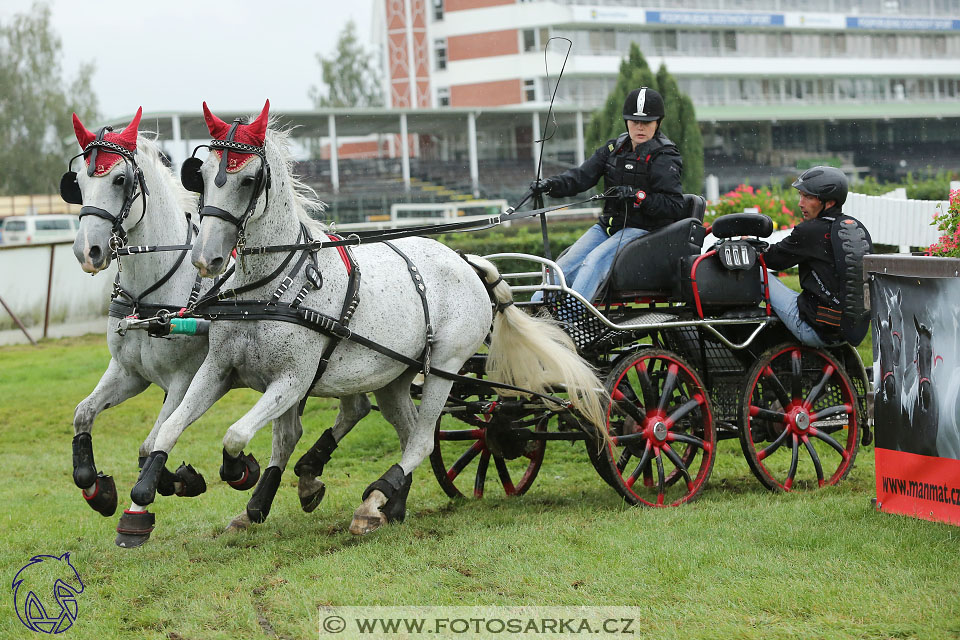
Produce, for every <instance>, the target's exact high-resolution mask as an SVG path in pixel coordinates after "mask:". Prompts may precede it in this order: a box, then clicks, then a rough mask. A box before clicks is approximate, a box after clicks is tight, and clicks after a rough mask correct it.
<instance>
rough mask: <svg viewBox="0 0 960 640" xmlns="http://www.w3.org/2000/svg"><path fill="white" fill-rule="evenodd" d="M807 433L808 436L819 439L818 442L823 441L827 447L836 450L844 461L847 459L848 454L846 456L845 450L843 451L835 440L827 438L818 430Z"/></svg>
mask: <svg viewBox="0 0 960 640" xmlns="http://www.w3.org/2000/svg"><path fill="white" fill-rule="evenodd" d="M809 433H810V435H812V436H813V437H814V438H818V439H820V440H823V441H824V442H826V443H827V444H828V445H830V446H831V447H833V448H834V449H835V450H836V452H837V453H839V454H840V455H841V456H842V457H843V459H844V460H846V459H847V455H848V454H847V450H846V449H844V448H843V447H842V446H840V443H839V442H837V441H836V440H834V439H833V438H831V437H830V436H828V435H827V434H825V433H824V432H823V431H820V430H819V429H810V431H809Z"/></svg>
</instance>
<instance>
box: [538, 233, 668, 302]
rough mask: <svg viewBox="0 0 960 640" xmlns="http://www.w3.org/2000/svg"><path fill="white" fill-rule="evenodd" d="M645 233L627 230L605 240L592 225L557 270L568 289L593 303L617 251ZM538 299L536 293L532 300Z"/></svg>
mask: <svg viewBox="0 0 960 640" xmlns="http://www.w3.org/2000/svg"><path fill="white" fill-rule="evenodd" d="M647 233H649V231H647V230H646V229H635V228H633V227H627V228H625V229H621V230H620V231H617V232H616V233H614V234H613V235H612V236H608V235H607V231H606V229H604V228H603V227H602V226H601V225H599V224H595V225H593V226H592V227H590V228H589V229H587V231H586V233H584V234H583V235H582V236H580V238H579V239H578V240H577V241H576V242H574V243H573V246H571V247H570V249H569V250H568V251H567V252H566V253H565V254H563V255H562V256H561V257H560V258H558V259H557V266H559V267H560V270H561V271H563V277H564V278H565V279H566V281H567V286H568V287H570V288H571V289H573V290H574V291H576V292H577V293H579V294H580V295H582V296H583V297H584V298H585V299H587V300H590V301H593V298H594V296H596V295H597V289H598V288H599V287H600V284H601V283H602V282H603V281H604V280H606V278H607V276H608V275H609V274H610V271H611V270H612V269H613V259H614V258H615V257H616V255H617V249H618V248H621V247H623V246H625V245H626V244H627V243H628V242H630V241H631V240H633V239H634V238H639V237H640V236H643V235H646V234H647ZM540 298H541V295H540V292H539V291H538V292H537V293H536V294H535V295H534V296H533V298H531V299H532V300H535V301H539V300H540Z"/></svg>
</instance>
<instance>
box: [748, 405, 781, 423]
mask: <svg viewBox="0 0 960 640" xmlns="http://www.w3.org/2000/svg"><path fill="white" fill-rule="evenodd" d="M750 415H751V416H752V417H754V418H760V419H761V420H770V421H771V422H779V423H780V424H783V423H784V422H786V420H787V414H785V413H784V412H782V411H771V410H770V409H764V408H763V407H758V406H756V405H750Z"/></svg>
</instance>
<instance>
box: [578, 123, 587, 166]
mask: <svg viewBox="0 0 960 640" xmlns="http://www.w3.org/2000/svg"><path fill="white" fill-rule="evenodd" d="M584 146H585V145H584V143H583V111H577V164H578V165H580V164H583V161H584V160H586V151H585V149H584Z"/></svg>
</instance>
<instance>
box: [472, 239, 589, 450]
mask: <svg viewBox="0 0 960 640" xmlns="http://www.w3.org/2000/svg"><path fill="white" fill-rule="evenodd" d="M466 258H467V261H468V262H469V263H470V264H471V265H472V266H473V267H474V268H475V269H477V270H478V271H480V276H481V277H482V278H483V279H484V281H485V282H486V283H487V284H488V285H494V283H496V284H495V285H494V286H493V290H492V293H493V297H494V302H496V303H497V305H498V307H497V309H498V310H497V312H496V313H495V314H494V317H493V335H492V336H491V343H490V351H489V353H488V355H487V376H488V377H489V379H490V380H492V381H494V382H502V383H504V384H509V385H513V386H516V387H523V388H524V389H529V390H531V391H536V392H537V393H549V392H550V389H549V387H550V386H556V385H562V386H563V387H564V388H565V389H566V391H567V393H568V394H569V396H570V400H571V402H573V404H574V405H575V406H576V408H577V410H578V411H579V412H580V414H581V415H582V416H583V417H585V418H586V419H587V420H589V421H590V422H591V423H592V424H593V425H594V426H596V428H597V430H598V433H600V434H601V435H602V436H603V437H607V431H606V411H605V409H604V404H605V401H607V400H608V396H607V394H606V391H605V390H604V388H603V383H602V382H601V381H600V380H599V378H597V376H596V374H595V373H594V371H593V368H592V367H591V366H590V364H589V363H588V362H587V361H586V360H584V359H583V358H581V357H580V356H579V355H578V354H577V350H576V346H575V345H574V344H573V340H571V339H570V336H568V335H567V334H566V333H564V331H563V329H561V328H560V326H559V325H558V324H557V323H556V322H555V321H553V320H551V319H549V318H533V317H531V316H529V315H527V314H526V313H524V312H523V311H521V310H520V309H518V308H517V307H516V306H514V305H513V304H509V303H511V302H512V301H513V292H512V291H511V289H510V285H509V284H507V283H506V282H504V281H503V279H502V278H501V277H500V272H499V271H497V268H496V267H495V266H494V265H493V264H492V263H491V262H490V261H489V260H484V259H483V258H480V257H478V256H472V255H471V256H466ZM498 281H499V282H498ZM498 393H500V394H501V395H509V394H510V393H511V392H510V391H509V390H502V391H499V392H498Z"/></svg>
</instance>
